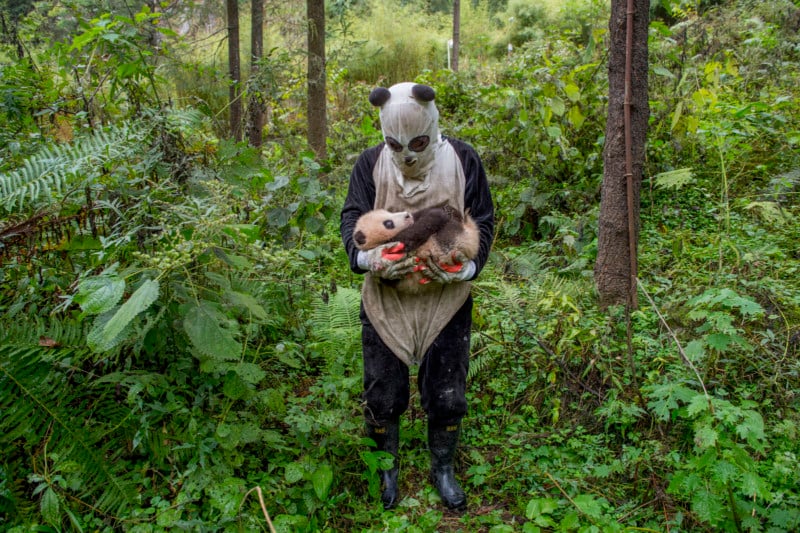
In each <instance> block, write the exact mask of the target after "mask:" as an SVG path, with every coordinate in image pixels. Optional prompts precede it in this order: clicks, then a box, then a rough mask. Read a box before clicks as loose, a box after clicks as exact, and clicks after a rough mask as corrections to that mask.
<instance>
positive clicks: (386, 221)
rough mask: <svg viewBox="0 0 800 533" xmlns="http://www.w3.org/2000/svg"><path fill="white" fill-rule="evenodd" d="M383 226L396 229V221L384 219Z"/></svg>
mask: <svg viewBox="0 0 800 533" xmlns="http://www.w3.org/2000/svg"><path fill="white" fill-rule="evenodd" d="M383 227H384V228H386V229H394V222H392V221H391V220H384V221H383Z"/></svg>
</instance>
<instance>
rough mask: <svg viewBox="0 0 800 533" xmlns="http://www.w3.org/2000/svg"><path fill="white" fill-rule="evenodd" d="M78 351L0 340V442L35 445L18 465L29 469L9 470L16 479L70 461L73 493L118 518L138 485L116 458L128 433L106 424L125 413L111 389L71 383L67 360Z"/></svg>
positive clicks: (6, 449)
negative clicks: (76, 482) (75, 482)
mask: <svg viewBox="0 0 800 533" xmlns="http://www.w3.org/2000/svg"><path fill="white" fill-rule="evenodd" d="M75 350H76V349H75V348H73V347H66V348H58V347H50V346H47V347H44V346H36V345H34V346H30V345H20V344H4V345H1V346H0V448H2V449H3V450H4V453H9V456H10V452H12V451H13V450H14V449H15V448H16V447H17V446H19V445H20V444H22V443H23V442H24V444H25V447H26V448H27V449H29V450H31V449H33V450H38V451H37V453H36V456H34V457H33V458H32V459H31V461H32V462H31V464H30V465H25V466H23V465H19V464H18V465H17V466H18V468H27V469H28V470H26V471H22V472H19V471H16V472H10V474H11V475H13V476H14V477H15V478H16V477H21V478H22V479H25V478H26V477H27V476H28V475H29V474H31V473H35V472H37V468H39V467H37V466H36V463H39V462H40V461H53V458H56V457H57V458H58V462H57V463H56V464H55V465H54V466H53V468H57V467H58V464H66V463H67V462H70V463H71V464H72V465H73V466H72V467H70V475H74V476H78V477H79V478H80V481H81V483H80V486H81V487H82V488H81V489H79V490H76V491H75V493H73V496H74V497H75V498H76V499H77V500H79V501H81V502H83V503H84V504H85V505H87V506H91V507H94V508H95V509H99V510H101V511H102V512H104V513H106V514H109V515H114V516H118V515H119V513H121V512H123V511H124V510H125V509H126V508H128V507H129V506H131V505H132V504H133V503H134V501H135V498H136V491H135V487H134V484H133V481H132V476H131V474H129V473H127V472H126V469H127V468H126V467H127V463H126V462H125V461H123V460H121V459H122V453H123V451H124V450H126V449H127V446H126V445H125V444H126V442H127V438H126V437H124V436H123V437H120V435H119V434H114V432H113V431H111V430H110V428H117V427H119V426H120V425H121V423H122V421H124V420H125V418H126V417H127V416H128V415H129V413H128V412H127V410H126V409H125V408H124V407H121V406H120V405H119V404H118V403H117V402H116V401H114V399H113V394H111V391H112V389H111V388H110V387H108V386H101V387H98V386H93V385H92V383H90V382H88V380H87V379H83V380H82V383H81V386H76V384H77V383H76V382H75V381H74V375H75V372H74V369H73V368H71V367H70V366H69V365H67V364H64V363H65V362H66V361H68V360H69V357H71V355H73V354H74V352H75ZM84 350H85V348H84ZM104 387H105V388H104ZM44 450H46V452H45V451H44ZM40 453H47V454H48V457H39V456H38V455H39V454H40Z"/></svg>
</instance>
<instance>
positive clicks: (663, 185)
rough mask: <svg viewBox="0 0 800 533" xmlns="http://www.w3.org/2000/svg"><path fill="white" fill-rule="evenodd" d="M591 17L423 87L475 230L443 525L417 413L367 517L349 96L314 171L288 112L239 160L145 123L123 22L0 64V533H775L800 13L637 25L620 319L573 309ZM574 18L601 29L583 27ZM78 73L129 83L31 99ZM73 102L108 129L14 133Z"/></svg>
mask: <svg viewBox="0 0 800 533" xmlns="http://www.w3.org/2000/svg"><path fill="white" fill-rule="evenodd" d="M601 4H602V3H601V2H594V1H591V2H589V1H587V2H579V1H577V0H576V1H575V2H568V3H566V4H565V5H567V6H571V7H572V8H574V9H577V8H578V7H583V8H585V9H584V10H583V11H580V12H581V13H583V14H584V15H585V17H584V16H582V17H579V19H580V20H578V19H575V20H571V21H566V20H562V21H561V22H562V23H564V22H570V24H562V25H561V26H552V27H547V28H539V29H540V30H541V32H540V33H541V35H548V36H549V37H552V39H536V40H532V41H530V42H527V43H522V44H521V45H520V46H519V47H517V49H516V50H515V52H514V54H513V55H511V56H510V57H506V56H505V52H504V53H503V57H502V61H499V60H498V61H497V62H496V63H494V64H491V65H486V66H482V67H480V68H479V69H477V70H476V71H474V72H470V73H466V74H459V75H457V74H454V73H452V72H450V71H429V72H425V73H423V74H422V75H421V76H420V78H419V81H420V82H424V83H430V84H431V85H433V86H434V87H435V88H436V90H437V95H441V97H437V102H440V108H441V112H442V123H443V124H447V128H448V133H454V134H457V135H458V136H461V137H463V138H465V139H466V140H468V141H469V142H471V143H472V144H474V145H475V146H476V147H477V148H478V149H479V151H480V153H481V154H482V156H483V158H484V163H485V165H486V168H487V171H488V174H489V176H490V179H491V185H492V189H493V194H494V200H495V204H496V206H497V220H498V224H497V240H496V243H495V247H494V249H493V252H492V256H491V258H490V262H489V264H488V265H487V267H486V269H485V270H484V271H483V272H482V274H481V276H480V278H479V280H478V281H477V282H476V283H475V284H474V285H473V294H474V296H475V302H476V306H475V311H474V316H473V319H474V321H473V322H474V328H473V339H472V359H471V364H470V376H469V379H470V381H469V390H468V400H469V414H468V416H467V418H466V419H465V420H464V426H463V435H462V443H461V446H460V449H459V453H458V457H457V469H458V476H459V479H460V480H461V482H462V484H463V486H464V488H465V489H466V490H467V493H468V498H469V508H468V511H467V512H466V513H465V514H463V515H458V514H453V513H450V512H447V511H445V510H444V509H443V508H442V505H441V502H440V501H439V498H438V496H437V495H436V493H435V491H434V490H433V488H432V486H431V485H430V483H429V481H428V468H429V459H428V454H427V451H426V427H425V423H426V422H425V416H424V413H422V412H421V410H420V407H419V401H418V396H417V395H416V393H415V394H413V395H412V401H411V407H410V409H409V411H408V412H407V413H406V415H405V416H404V417H403V422H402V428H401V478H400V483H401V490H402V496H403V498H402V501H401V502H400V505H399V507H398V508H397V509H395V510H392V511H388V512H384V511H383V510H382V509H381V507H380V504H379V494H380V488H379V486H378V475H377V471H378V470H379V469H380V468H382V467H385V466H386V464H387V457H386V455H385V454H382V453H380V452H376V451H375V450H374V449H372V448H371V447H370V442H369V441H368V440H367V439H365V437H364V431H363V419H362V412H361V409H362V407H361V390H362V383H361V362H360V321H359V292H358V289H359V286H360V282H361V278H360V277H359V276H357V275H354V274H352V273H350V272H349V270H348V269H347V260H346V257H345V254H344V251H343V250H342V246H341V242H340V239H339V236H338V213H339V209H340V208H341V205H342V201H343V194H344V189H345V187H344V184H345V183H346V180H347V176H348V173H349V170H350V167H351V164H352V161H351V159H352V156H353V155H354V153H353V152H357V151H358V150H360V149H362V148H363V147H364V146H365V145H366V144H368V142H367V141H368V140H369V141H370V142H372V141H374V140H377V139H379V138H380V131H379V129H378V128H377V127H376V124H375V123H374V121H373V118H374V117H373V114H374V113H373V112H374V110H373V109H371V108H370V106H369V104H368V103H367V98H366V96H367V94H368V92H369V87H368V86H367V85H365V84H353V85H347V83H346V82H344V81H342V80H339V82H340V85H334V84H332V86H331V91H332V92H333V93H335V94H338V96H339V98H338V99H337V101H339V100H341V105H342V106H343V108H342V109H337V110H336V111H337V112H336V113H335V116H337V117H344V118H340V120H339V121H336V122H334V123H333V124H332V127H331V146H332V152H333V154H332V156H331V160H330V161H327V162H325V163H324V164H320V163H317V162H315V161H314V160H313V157H312V156H311V154H308V153H304V152H302V151H300V149H298V148H297V147H298V146H302V145H303V140H302V139H301V138H300V136H299V134H298V133H297V132H299V131H301V130H302V127H303V126H302V124H300V123H299V122H298V120H296V119H293V118H292V117H295V116H302V113H298V112H297V110H296V109H292V108H291V106H293V105H299V104H297V102H295V101H294V99H293V98H287V99H286V100H285V101H281V103H280V105H281V106H287V107H286V108H283V109H277V108H276V110H275V116H281V117H282V118H281V120H276V121H275V122H276V125H275V127H276V128H278V130H277V131H276V132H275V138H271V139H268V141H267V143H266V145H265V146H264V147H263V149H262V150H261V151H258V150H255V149H253V148H250V147H247V146H245V145H242V144H237V143H234V142H231V141H228V140H224V139H219V138H218V137H217V136H216V135H215V134H214V133H213V132H214V131H215V127H218V124H216V122H215V120H216V117H215V116H209V114H208V113H206V112H204V111H203V110H201V109H173V108H169V107H167V106H165V105H161V103H159V102H158V101H157V99H156V100H155V101H154V100H153V94H156V95H157V94H158V92H159V91H160V90H162V89H163V88H162V87H160V86H159V85H158V84H159V83H160V82H159V81H158V80H159V78H157V77H154V76H149V75H148V73H152V72H154V70H153V68H154V67H153V65H151V64H149V63H147V59H146V58H148V57H150V55H149V52H150V50H149V48H148V47H149V46H150V42H151V40H150V39H149V38H147V36H146V35H144V34H140V33H137V24H136V23H135V21H132V20H130V19H128V18H127V17H125V16H122V17H121V16H114V17H111V18H108V17H105V18H102V17H101V18H100V19H95V20H93V21H91V22H89V23H86V25H85V28H84V29H83V30H81V31H82V32H83V33H80V34H79V35H77V36H76V37H75V38H74V40H75V42H74V43H73V45H74V46H71V47H70V45H69V44H67V45H65V48H64V49H63V50H61V53H62V55H63V56H59V57H58V61H56V60H55V59H54V58H53V57H51V56H50V55H48V54H56V52H58V51H59V49H58V48H56V49H54V51H48V50H45V51H43V52H41V54H42V57H41V61H40V62H39V63H38V64H37V65H35V66H34V65H31V64H29V63H28V62H25V61H21V62H18V63H16V64H14V65H10V66H4V67H3V71H2V72H3V74H4V76H6V77H5V78H3V80H0V81H1V82H2V83H3V90H4V91H5V92H6V93H7V96H8V97H9V98H8V99H7V102H6V104H5V107H0V111H2V113H4V117H5V118H6V119H7V120H8V121H9V124H10V125H12V126H13V127H9V128H7V129H6V130H3V131H2V132H0V136H2V138H3V139H4V141H8V142H5V143H2V148H0V150H2V153H1V155H2V157H3V159H1V160H0V190H1V191H2V194H3V196H2V198H0V201H2V204H1V205H0V210H1V211H0V213H2V215H3V220H2V222H0V258H1V259H2V268H0V449H2V450H3V455H2V458H0V529H3V530H9V531H14V532H24V531H104V532H105V531H133V532H161V531H182V530H191V531H268V530H269V526H268V520H270V521H271V522H272V523H273V524H274V526H275V528H276V529H277V530H278V531H281V532H283V531H297V532H317V531H325V532H340V531H361V532H384V531H386V532H395V531H409V532H434V531H440V532H455V531H464V532H489V533H502V532H522V533H533V532H537V531H564V532H573V531H579V532H595V531H604V532H605V531H608V532H614V531H659V532H661V531H669V532H671V533H673V532H674V533H677V532H683V531H687V532H688V531H737V532H738V531H753V532H759V531H764V532H770V533H778V532H781V531H786V532H790V531H797V530H798V529H800V489H799V488H798V485H797V479H798V478H800V466H799V465H800V461H798V456H800V444H798V443H800V439H798V425H800V412H798V402H797V395H798V393H799V391H800V376H799V374H800V363H798V360H800V359H799V358H798V355H800V354H799V353H798V352H799V351H800V329H798V324H800V283H798V279H800V252H798V249H799V248H798V245H797V243H798V242H800V222H799V221H800V218H798V217H800V212H799V211H798V207H797V201H796V198H797V194H798V191H800V186H799V185H798V184H800V159H798V155H797V150H796V147H797V144H798V142H800V136H798V133H797V132H798V131H800V118H799V117H800V114H798V112H797V102H798V101H800V98H798V94H797V90H798V86H797V84H796V79H795V78H796V76H795V71H796V69H794V66H795V65H796V63H797V60H798V51H799V50H800V45H798V42H797V33H796V31H793V29H796V24H797V21H798V20H800V16H798V10H797V8H796V6H794V5H793V4H792V3H791V2H788V1H779V2H751V1H749V0H742V1H740V2H730V3H725V7H727V9H723V8H720V7H716V6H717V5H718V3H714V2H700V3H699V4H700V5H701V6H702V7H703V8H704V9H705V8H707V9H708V10H707V11H706V12H705V13H703V16H700V15H699V14H698V13H696V12H694V11H693V9H694V8H695V7H697V4H698V3H696V2H683V1H676V2H661V3H660V4H661V5H662V7H664V6H665V5H670V6H671V7H672V8H674V9H675V10H677V11H675V13H674V14H675V18H676V19H677V20H670V24H673V23H674V25H673V26H671V27H667V24H666V22H665V21H662V20H654V21H653V23H652V25H651V29H652V31H651V43H650V47H651V48H650V52H651V53H650V58H651V66H652V72H651V78H650V91H651V110H652V116H651V124H650V130H649V132H648V145H647V165H646V167H647V168H646V176H645V180H644V182H643V187H642V194H641V235H640V243H639V265H640V270H639V283H640V285H639V291H638V298H639V306H638V309H635V310H632V311H631V312H630V313H626V310H625V309H610V310H603V311H601V310H600V309H598V307H597V304H596V297H595V294H594V285H593V273H592V268H593V265H594V259H595V255H596V249H597V239H596V234H597V227H596V226H597V210H598V207H597V206H598V202H599V194H598V191H599V184H600V179H601V177H602V176H601V175H602V137H603V126H604V124H603V120H602V119H603V117H604V108H603V106H604V101H605V98H606V95H605V92H606V91H607V87H606V82H605V77H606V72H605V68H604V65H605V63H604V61H605V55H604V54H605V49H606V47H605V45H604V35H605V34H604V32H605V29H604V25H605V21H604V20H602V19H603V17H599V16H594V13H595V12H596V11H597V12H600V11H602V9H603V5H601ZM654 4H655V3H654ZM533 14H535V13H533ZM590 15H591V16H590ZM153 16H154V15H153V14H151V13H149V11H148V10H146V9H145V10H143V11H142V13H141V14H139V15H137V17H138V18H139V19H141V20H149V19H151V18H153ZM584 19H586V20H590V19H591V20H594V19H597V20H598V21H600V23H598V24H597V25H595V26H591V25H589V24H588V22H587V23H586V24H587V25H586V27H584V28H583V29H582V30H581V31H578V30H580V28H578V27H577V26H576V24H578V25H580V24H584V22H585V20H584ZM548 24H550V23H548ZM584 30H585V31H584ZM117 32H123V33H125V35H126V36H127V37H126V38H125V39H122V38H119V36H120V33H117ZM537 35H538V33H537ZM745 45H746V46H745ZM90 48H91V49H97V50H100V51H102V53H97V54H95V53H92V54H89V55H81V54H80V52H81V50H84V49H90ZM143 51H147V52H148V53H146V54H145V53H139V52H143ZM132 52H135V53H132ZM162 52H163V53H168V52H169V47H164V48H163V50H162ZM137 58H138V59H137ZM84 62H87V63H86V64H84ZM481 64H482V63H481ZM76 65H80V69H79V70H81V71H86V72H89V71H90V70H91V68H94V69H95V70H96V71H97V72H106V70H105V69H107V68H112V69H114V70H116V69H117V67H119V65H124V66H125V68H124V69H122V70H121V71H119V72H121V73H122V74H125V73H128V77H126V78H124V80H122V81H123V82H124V83H122V82H121V83H119V84H115V85H113V86H112V87H110V88H109V87H106V86H105V85H104V84H105V83H106V82H107V81H108V80H109V79H114V77H113V76H111V75H108V76H107V75H105V74H104V75H100V76H96V77H92V76H88V75H87V76H86V77H83V78H81V79H80V80H77V81H76V82H75V83H77V84H78V85H70V83H71V82H67V81H64V85H63V86H62V85H53V84H52V83H51V82H49V81H48V80H51V79H58V80H71V79H72V78H73V77H74V76H73V75H72V73H73V71H74V68H77V67H76ZM275 65H276V66H275V68H276V69H277V68H283V67H285V69H286V72H281V74H282V75H285V77H286V79H302V74H295V73H292V72H290V69H291V68H292V67H291V65H290V64H288V63H287V64H286V65H283V67H281V65H282V63H280V61H278V62H276V64H275ZM90 67H91V68H90ZM120 68H121V67H120ZM144 75H148V77H147V79H148V80H149V81H147V83H143V84H142V83H140V81H137V80H141V79H143V78H141V76H144ZM280 79H284V78H283V77H281V78H280ZM109 83H110V82H109ZM82 84H85V85H86V86H83V85H82ZM20 87H25V88H26V89H25V90H24V91H23V90H20ZM27 88H30V90H28V89H27ZM151 93H153V94H151ZM345 94H347V95H348V96H349V98H344V97H343V96H344V95H345ZM75 95H98V96H102V97H103V98H104V99H105V100H103V101H106V100H108V101H109V102H110V103H113V104H114V105H108V106H105V107H102V106H99V107H98V109H94V108H93V107H87V108H86V109H83V108H82V107H81V108H80V109H81V111H80V112H77V111H74V112H73V111H70V112H68V113H67V114H66V116H64V117H61V116H59V117H57V118H58V120H55V119H54V120H53V121H52V123H51V124H50V126H47V127H46V128H43V127H42V126H41V125H40V123H39V122H38V120H39V119H38V118H37V117H41V116H45V115H47V114H48V113H51V112H52V110H53V109H61V108H64V109H70V108H69V106H70V105H76V104H75V102H81V101H84V100H83V99H77V98H76V97H75ZM277 105H278V103H276V106H277ZM63 106H66V107H63ZM100 107H102V109H103V110H104V113H107V114H103V115H102V116H94V117H92V113H96V112H99V111H98V110H99V109H100ZM76 109H77V108H76ZM153 110H157V111H153ZM128 111H130V113H128ZM371 113H373V114H371ZM73 115H74V117H73ZM212 115H213V114H212ZM48 116H49V115H48ZM348 117H356V118H355V119H354V120H349V118H348ZM92 118H93V119H94V120H96V122H97V123H98V124H100V123H102V124H107V126H106V127H104V128H103V129H100V128H99V127H93V126H92V120H91V119H92ZM284 119H285V120H284ZM56 126H58V133H57V134H55V133H53V132H51V131H50V129H48V128H53V129H55V128H56ZM73 136H74V142H69V141H70V139H72V138H73ZM337 147H338V148H337ZM413 387H414V384H413V382H412V388H413ZM259 495H261V496H262V497H263V506H262V504H261V501H260V499H259Z"/></svg>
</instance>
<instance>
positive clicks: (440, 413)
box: [340, 83, 494, 510]
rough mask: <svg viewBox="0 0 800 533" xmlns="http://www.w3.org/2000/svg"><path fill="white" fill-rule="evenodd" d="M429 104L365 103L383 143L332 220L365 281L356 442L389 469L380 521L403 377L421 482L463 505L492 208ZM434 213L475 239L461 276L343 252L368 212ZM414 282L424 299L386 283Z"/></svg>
mask: <svg viewBox="0 0 800 533" xmlns="http://www.w3.org/2000/svg"><path fill="white" fill-rule="evenodd" d="M434 99H435V92H434V90H433V89H432V88H431V87H428V86H426V85H418V84H414V83H399V84H397V85H394V86H392V87H390V88H389V89H386V88H382V87H379V88H376V89H374V90H373V91H372V93H371V94H370V96H369V100H370V103H371V104H372V105H374V106H376V107H379V108H380V122H381V129H382V133H383V138H384V142H382V143H380V144H378V145H377V146H374V147H372V148H369V149H367V150H365V151H364V152H363V153H362V154H361V155H360V157H359V158H358V160H357V162H356V164H355V166H354V168H353V171H352V175H351V177H350V184H349V188H348V192H347V198H346V200H345V203H344V206H343V208H342V213H341V226H340V229H341V235H342V241H343V243H344V246H345V248H346V250H347V254H348V256H349V260H350V268H351V269H352V270H353V271H354V272H356V273H359V274H365V277H364V283H363V287H362V293H361V322H362V351H363V358H364V415H365V418H366V426H367V434H368V436H369V437H370V438H371V439H373V440H374V441H375V443H376V444H377V447H378V450H381V451H385V452H388V453H390V454H392V455H393V456H394V458H395V460H394V465H393V467H392V468H390V469H389V470H384V471H381V473H380V474H381V482H382V487H383V491H382V494H381V500H382V502H383V506H384V508H385V509H391V508H393V507H395V506H396V505H397V503H398V501H399V491H398V472H399V470H398V465H399V457H398V447H399V439H400V436H399V426H400V416H401V415H402V414H403V413H404V412H405V411H406V409H407V408H408V403H409V397H410V396H409V394H410V393H409V387H410V385H409V369H410V367H417V366H418V387H419V391H420V399H421V404H422V408H423V409H424V410H425V413H426V414H427V417H428V446H429V450H430V455H431V481H432V483H433V484H434V486H435V487H436V489H437V490H438V492H439V494H440V496H441V498H442V501H443V502H444V504H445V505H446V506H447V507H448V508H450V509H455V510H464V509H465V508H466V502H467V499H466V495H465V494H464V491H463V490H462V489H461V487H460V486H459V483H458V481H457V480H456V477H455V472H454V469H453V459H454V457H455V453H456V448H457V444H458V439H459V434H460V430H461V419H462V418H463V417H464V416H465V414H466V412H467V401H466V386H467V383H466V382H467V369H468V366H469V343H470V330H471V327H472V296H471V295H470V281H471V280H473V279H475V277H477V275H478V274H479V273H480V271H481V269H482V268H483V266H484V264H485V263H486V260H487V259H488V256H489V250H490V248H491V245H492V240H493V236H494V207H493V204H492V197H491V193H490V191H489V186H488V182H487V180H486V174H485V172H484V169H483V164H482V163H481V160H480V157H479V156H478V154H477V152H476V151H475V150H474V149H473V148H472V147H471V146H470V145H468V144H467V143H465V142H462V141H459V140H457V139H453V138H449V137H444V136H442V135H441V134H440V132H439V112H438V110H437V108H436V104H435V102H434ZM433 206H442V207H444V206H449V208H451V209H454V210H456V211H457V212H459V213H465V214H468V215H469V217H471V218H472V220H474V222H475V224H476V225H477V227H478V230H479V231H478V232H479V236H480V239H479V248H478V253H477V255H476V256H475V257H474V259H468V258H467V257H456V258H455V259H456V260H457V261H458V262H460V264H461V268H453V265H452V262H451V264H449V265H443V264H441V263H439V262H437V261H436V260H433V259H426V260H422V259H420V258H418V257H414V255H413V251H412V250H405V251H403V250H400V251H398V250H397V246H396V244H397V243H387V244H384V245H381V246H378V247H376V248H373V249H371V250H359V248H358V246H357V245H356V244H357V243H355V242H354V239H353V231H354V228H355V225H356V223H357V221H358V219H359V218H360V217H361V216H362V215H363V214H364V213H366V212H368V211H370V210H374V209H385V210H388V211H390V212H401V211H408V212H416V211H418V210H421V209H424V208H429V207H433ZM406 252H410V253H406ZM419 272H422V273H423V274H424V278H422V282H423V283H425V284H426V287H425V290H423V291H403V290H402V289H401V288H402V286H403V284H398V283H397V281H396V280H398V279H404V278H406V277H407V276H409V274H411V273H419Z"/></svg>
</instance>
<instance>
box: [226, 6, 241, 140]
mask: <svg viewBox="0 0 800 533" xmlns="http://www.w3.org/2000/svg"><path fill="white" fill-rule="evenodd" d="M225 5H226V8H227V10H226V11H227V15H228V75H229V76H230V88H229V90H228V101H229V107H230V128H231V137H233V138H234V139H236V141H241V140H242V99H241V98H240V97H239V93H240V89H241V66H240V62H239V4H238V3H237V0H225Z"/></svg>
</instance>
